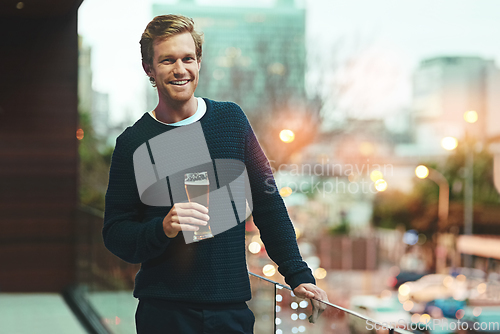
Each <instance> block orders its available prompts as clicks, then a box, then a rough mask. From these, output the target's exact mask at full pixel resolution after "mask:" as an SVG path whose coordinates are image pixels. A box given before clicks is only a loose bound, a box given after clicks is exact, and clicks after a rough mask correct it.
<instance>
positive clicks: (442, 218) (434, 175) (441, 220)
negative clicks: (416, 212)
mask: <svg viewBox="0 0 500 334" xmlns="http://www.w3.org/2000/svg"><path fill="white" fill-rule="evenodd" d="M415 175H417V177H418V178H420V179H425V178H429V179H430V180H432V181H434V182H435V183H437V185H438V186H439V199H438V226H441V227H445V226H446V225H447V222H448V212H449V206H450V184H449V183H448V180H446V178H445V177H444V176H443V174H441V173H440V172H438V171H437V170H435V169H434V168H429V167H427V166H424V165H420V166H418V167H417V168H415ZM445 267H446V260H445V259H444V258H443V255H442V254H441V255H439V252H436V272H441V271H442V269H444V268H445Z"/></svg>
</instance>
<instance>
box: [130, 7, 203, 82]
mask: <svg viewBox="0 0 500 334" xmlns="http://www.w3.org/2000/svg"><path fill="white" fill-rule="evenodd" d="M185 32H189V33H190V34H191V36H192V37H193V40H194V45H195V47H196V60H197V61H198V62H199V61H201V55H202V44H203V37H202V34H201V33H199V32H197V31H196V30H194V21H193V19H191V18H189V17H186V16H182V15H173V14H169V15H160V16H157V17H155V18H154V19H153V20H152V21H151V22H149V23H148V25H147V27H146V29H145V30H144V33H143V34H142V36H141V40H140V42H139V43H140V44H141V55H142V61H143V62H144V63H146V64H148V65H153V55H154V49H153V42H154V41H155V40H156V39H165V38H168V37H170V36H174V35H177V34H182V33H185ZM149 79H150V81H151V83H152V84H153V86H154V85H155V82H154V79H153V78H149Z"/></svg>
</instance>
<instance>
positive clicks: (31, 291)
mask: <svg viewBox="0 0 500 334" xmlns="http://www.w3.org/2000/svg"><path fill="white" fill-rule="evenodd" d="M498 9H499V5H498V2H496V1H493V0H484V1H481V2H478V1H473V0H458V1H457V0H455V1H451V0H443V1H439V2H435V1H430V0H423V1H407V2H400V1H395V0H380V1H370V0H354V1H339V0H259V1H249V0H248V1H247V0H241V1H229V0H178V1H174V0H172V1H166V0H147V1H141V2H139V1H133V0H127V1H123V0H122V1H118V0H100V1H98V0H84V1H83V2H82V1H81V0H53V1H38V2H36V3H30V2H29V1H25V2H19V1H17V0H16V1H5V2H2V4H0V17H1V20H0V26H1V29H0V31H1V32H0V35H1V36H2V37H3V40H4V41H5V45H4V46H3V47H2V50H1V51H0V60H1V61H0V66H1V67H0V68H1V71H0V87H1V90H0V92H1V95H0V159H1V160H0V260H1V261H2V262H1V263H2V264H3V266H2V269H1V270H0V333H6V334H12V333H49V332H50V333H87V332H88V333H134V332H135V327H134V312H135V308H136V305H137V300H135V299H134V298H133V296H132V289H133V282H134V277H135V273H136V272H137V270H138V266H137V265H131V264H127V263H125V262H123V261H121V260H120V259H118V258H117V257H115V256H114V255H112V254H111V253H109V252H108V251H107V250H106V249H105V248H104V245H103V243H102V236H101V228H102V220H103V209H104V195H105V191H106V188H107V182H108V172H109V164H110V161H111V155H112V153H113V149H114V144H115V140H116V137H117V136H118V135H119V134H120V133H121V132H122V131H123V130H124V129H125V128H126V127H127V126H130V125H132V124H133V123H134V122H135V121H136V120H137V119H139V118H140V117H141V116H142V114H143V113H144V112H147V111H150V110H152V109H154V107H155V106H156V103H157V93H156V90H155V89H154V88H152V87H151V85H150V83H149V80H148V78H147V76H146V75H145V74H144V72H143V70H142V66H141V57H140V47H139V39H140V36H141V34H142V32H143V30H144V28H145V26H146V25H147V23H148V22H149V21H150V20H151V19H152V18H153V17H154V16H157V15H162V14H168V13H175V14H182V15H186V16H189V17H192V18H193V19H194V21H195V23H196V28H197V29H198V30H200V31H202V32H203V33H204V40H205V43H204V48H203V60H202V66H201V71H200V81H199V86H198V89H197V90H196V94H195V95H196V96H200V97H208V98H210V99H214V100H224V101H234V102H236V103H238V104H239V105H240V106H241V107H242V109H243V110H244V111H245V113H246V114H247V116H248V118H249V120H250V122H251V124H252V126H253V128H254V130H255V132H256V134H257V136H258V139H259V141H260V143H261V145H262V147H263V149H264V151H265V153H266V155H267V157H268V159H269V160H270V163H271V167H272V169H273V172H274V175H275V178H276V181H277V186H278V189H277V190H278V191H279V192H280V194H281V195H282V197H283V198H284V201H285V204H286V206H287V208H288V212H289V214H290V217H291V219H292V222H293V224H294V227H295V231H296V235H297V242H298V244H299V247H300V250H301V253H302V255H303V258H304V260H305V261H306V262H307V263H308V265H309V267H310V268H311V269H312V271H313V273H314V276H315V277H316V279H317V284H318V285H319V286H320V287H321V288H322V289H324V290H325V291H326V292H327V293H328V296H329V299H330V301H331V302H332V303H333V304H335V305H338V306H340V307H342V308H344V309H346V310H348V311H349V312H346V311H345V310H342V309H339V308H335V307H328V308H327V310H326V311H325V313H324V314H323V315H322V316H321V318H320V320H319V321H318V323H316V324H309V322H308V321H307V317H308V316H309V314H310V313H311V305H310V303H309V302H308V301H304V300H299V299H297V298H296V297H294V296H293V294H290V292H289V291H288V290H286V289H285V288H283V287H282V286H280V285H279V284H284V280H283V278H282V277H281V275H280V274H279V273H278V271H277V267H276V265H275V264H274V263H273V262H272V261H271V260H270V259H269V257H268V256H267V253H266V250H265V246H264V244H263V243H262V241H261V239H260V236H259V231H258V229H257V228H256V227H255V225H254V223H253V220H252V217H250V218H249V219H248V221H247V222H246V224H247V225H246V231H247V232H246V233H247V250H248V251H247V262H248V269H249V271H250V272H252V273H255V274H256V275H259V276H261V277H257V276H251V277H250V280H251V283H252V293H253V299H252V301H250V302H249V305H250V307H251V309H252V310H253V312H254V313H255V315H256V326H255V333H256V334H261V333H276V334H283V333H368V332H370V333H371V332H379V333H386V332H388V330H387V329H386V328H382V329H380V330H378V331H377V330H376V329H375V326H374V324H373V323H370V322H366V321H365V320H363V319H360V318H358V317H357V316H355V315H353V314H351V313H350V312H356V313H359V314H361V315H364V316H367V317H369V318H371V319H374V320H375V321H377V322H379V324H390V326H391V327H400V328H401V329H407V330H410V331H411V332H414V333H500V195H499V192H500V48H499V47H498V43H497V42H495V40H497V39H498V37H497V36H496V33H497V32H498V31H500V21H499V20H498V18H497V17H496V13H497V12H498ZM265 279H269V280H272V281H274V282H277V283H279V284H275V283H273V282H271V281H267V280H265Z"/></svg>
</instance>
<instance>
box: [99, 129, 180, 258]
mask: <svg viewBox="0 0 500 334" xmlns="http://www.w3.org/2000/svg"><path fill="white" fill-rule="evenodd" d="M123 151H124V149H123V144H122V143H121V140H120V137H118V139H117V141H116V147H115V150H114V152H113V157H112V160H111V168H110V171H109V183H108V189H107V192H106V205H105V213H104V227H103V231H102V234H103V238H104V244H105V246H106V247H107V248H108V249H109V250H110V251H111V252H112V253H113V254H115V255H116V256H118V257H120V258H121V259H123V260H124V261H127V262H130V263H142V262H145V261H147V260H149V259H152V258H155V257H157V256H159V255H161V254H162V253H163V252H164V251H165V249H166V247H167V246H168V244H169V243H170V240H172V239H170V238H168V237H167V236H166V235H165V233H164V231H163V218H164V217H154V218H152V219H148V220H146V219H144V218H143V216H142V214H141V212H142V211H143V210H142V209H143V206H144V204H143V203H142V202H141V201H140V198H139V194H138V191H137V185H136V182H135V175H134V167H133V160H132V156H128V155H127V154H124V153H123Z"/></svg>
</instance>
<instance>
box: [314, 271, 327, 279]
mask: <svg viewBox="0 0 500 334" xmlns="http://www.w3.org/2000/svg"><path fill="white" fill-rule="evenodd" d="M326 274H327V272H326V270H325V269H323V268H318V269H316V270H315V271H314V277H315V278H317V279H323V278H325V277H326Z"/></svg>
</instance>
